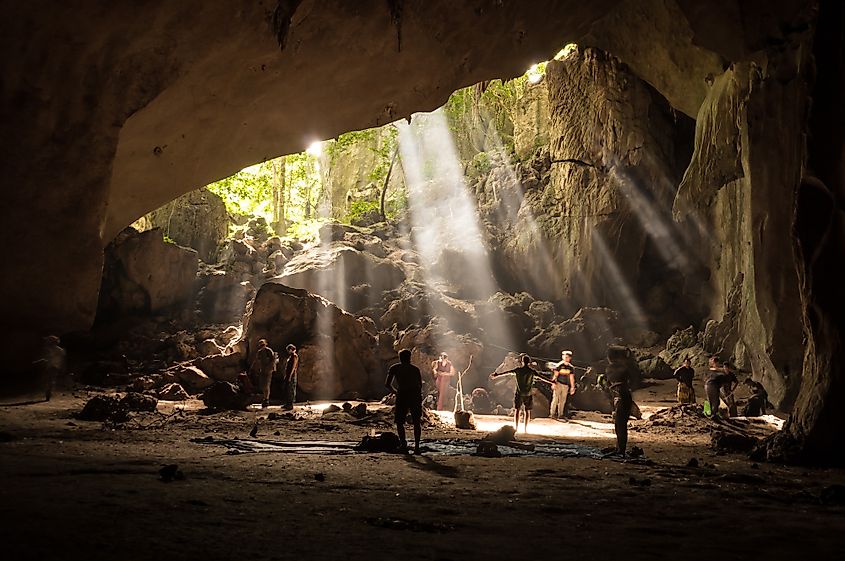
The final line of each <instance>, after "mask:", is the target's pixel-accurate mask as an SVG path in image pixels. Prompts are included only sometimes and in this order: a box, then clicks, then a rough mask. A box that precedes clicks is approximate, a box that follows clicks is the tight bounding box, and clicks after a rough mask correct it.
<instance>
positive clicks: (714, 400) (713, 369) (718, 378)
mask: <svg viewBox="0 0 845 561" xmlns="http://www.w3.org/2000/svg"><path fill="white" fill-rule="evenodd" d="M708 362H709V368H708V369H707V373H706V374H705V375H704V391H705V392H706V393H707V402H708V404H709V405H710V418H711V419H713V420H714V421H715V420H718V419H719V405H720V403H721V398H720V396H719V390H720V389H721V387H722V385H723V384H724V383H725V369H724V367H723V366H722V361H721V359H720V358H719V357H718V356H717V355H712V356H711V357H710V359H709V361H708Z"/></svg>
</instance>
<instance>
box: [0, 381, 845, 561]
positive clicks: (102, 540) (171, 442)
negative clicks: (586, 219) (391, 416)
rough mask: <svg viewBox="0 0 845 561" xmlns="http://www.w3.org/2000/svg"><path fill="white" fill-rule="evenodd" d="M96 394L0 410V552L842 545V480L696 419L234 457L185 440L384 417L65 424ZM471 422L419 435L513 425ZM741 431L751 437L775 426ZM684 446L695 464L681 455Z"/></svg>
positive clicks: (351, 435) (456, 551)
mask: <svg viewBox="0 0 845 561" xmlns="http://www.w3.org/2000/svg"><path fill="white" fill-rule="evenodd" d="M673 390H674V384H673V383H671V382H661V383H658V384H655V385H652V386H650V387H647V388H646V389H644V390H640V391H639V392H637V393H636V394H635V399H637V401H638V403H639V404H640V406H641V408H642V410H643V412H644V414H645V415H646V416H648V415H649V414H650V413H651V412H653V411H655V410H657V409H659V408H661V407H666V406H668V405H671V400H672V392H673ZM88 396H89V392H88V391H85V390H78V391H75V392H68V393H64V394H61V395H59V396H58V397H56V398H54V399H53V400H52V401H50V402H48V403H33V404H30V405H18V406H0V431H2V433H3V436H4V438H2V440H4V441H3V442H0V474H2V485H0V495H1V496H2V499H1V500H0V511H2V512H1V514H2V524H0V539H2V543H3V544H4V545H3V548H2V550H3V558H4V559H15V560H17V559H89V560H91V559H110V560H119V559H126V560H132V559H159V558H161V559H165V558H166V559H294V558H308V559H348V558H366V559H400V558H401V559H432V560H435V559H505V558H520V557H525V556H530V557H534V556H543V558H550V559H551V558H556V557H561V556H564V555H565V556H574V557H573V558H575V559H580V558H587V557H590V558H592V557H595V558H597V559H621V558H625V559H662V558H677V557H679V556H680V557H683V558H691V559H699V558H713V557H718V558H719V559H751V558H765V559H787V558H789V559H795V558H796V556H797V558H801V559H837V558H841V557H840V556H841V555H842V552H843V551H845V538H843V535H845V505H843V502H842V500H841V496H840V499H839V500H837V501H833V502H832V503H831V501H823V500H821V498H820V497H826V496H829V491H830V489H831V488H832V486H835V485H843V484H845V472H844V471H842V470H832V469H810V468H801V467H784V466H776V465H768V464H760V465H759V466H758V465H756V464H753V463H752V462H751V461H749V460H748V459H747V458H746V456H745V455H741V454H721V455H720V454H717V453H716V452H715V451H713V450H712V449H710V447H709V440H710V439H709V435H708V434H707V432H706V431H702V430H700V428H696V427H695V426H690V427H686V426H681V425H680V424H679V426H660V427H648V426H647V425H646V423H645V422H643V421H632V422H631V423H630V424H631V427H632V430H631V433H630V445H636V446H640V447H642V448H643V449H644V450H645V460H640V461H629V462H621V461H614V460H609V459H603V460H597V459H589V458H556V457H539V456H536V455H531V454H528V455H523V456H520V457H503V458H481V457H474V456H468V455H463V456H450V455H440V454H433V453H429V454H424V455H422V456H403V455H393V454H347V455H309V454H289V453H254V454H231V453H227V450H226V448H224V447H222V446H214V445H207V444H199V443H196V442H191V439H199V438H208V437H209V436H211V437H212V438H213V439H227V438H241V439H250V437H249V435H248V433H249V432H250V430H251V429H252V428H253V426H254V423H255V421H256V419H257V420H258V421H259V431H258V435H257V438H258V439H260V440H266V441H295V440H328V441H358V440H360V438H361V437H362V436H363V435H364V434H366V433H367V432H369V430H370V429H372V428H375V429H377V430H381V427H379V426H375V425H362V424H352V423H351V422H347V421H344V420H343V419H341V418H340V417H342V415H341V416H336V417H335V418H331V419H326V418H322V417H320V407H318V406H314V407H307V406H298V407H297V410H296V412H295V417H297V418H296V419H291V418H285V417H281V418H277V419H274V420H269V419H267V416H268V414H269V413H271V412H275V413H278V412H279V410H278V408H275V407H271V408H269V409H267V410H264V411H260V410H259V411H248V412H223V413H216V414H211V415H209V414H201V413H200V412H199V407H200V405H199V403H198V402H196V401H194V402H189V403H187V404H175V403H173V402H162V403H160V405H159V411H158V412H157V413H155V414H147V415H145V416H139V418H137V419H135V420H134V421H133V422H130V423H129V424H128V425H127V426H126V427H124V428H114V429H112V428H107V427H105V426H104V425H103V424H102V423H94V422H84V421H79V420H76V419H74V417H73V414H74V413H75V412H77V411H79V410H80V409H81V407H82V404H83V403H84V401H85V399H86V398H87V397H88ZM181 408H185V409H186V410H185V411H184V412H182V413H179V412H178V411H177V410H178V409H181ZM174 413H175V414H174ZM350 419H351V418H350ZM770 420H773V421H774V420H775V419H770ZM479 421H480V429H482V430H478V431H474V432H473V431H461V430H457V429H455V428H454V427H450V426H448V425H446V424H442V425H438V427H437V428H436V429H429V430H426V431H424V434H423V439H424V441H425V440H426V439H429V440H430V439H445V438H460V439H478V438H481V437H482V436H483V435H484V434H485V431H486V430H493V429H495V428H497V427H499V426H501V425H503V424H506V423H508V422H509V420H508V419H507V418H505V417H492V416H483V417H480V418H479ZM706 422H708V423H709V421H706ZM143 427H146V428H143ZM384 428H387V427H386V426H384ZM751 428H752V429H753V430H754V431H757V433H758V434H761V435H762V434H765V433H767V432H770V431H771V430H773V425H772V424H771V423H765V422H762V423H755V424H754V425H753V426H752V427H751ZM409 429H410V427H409ZM409 432H410V431H409ZM529 433H531V434H528V435H522V434H520V439H522V440H524V441H527V442H538V443H539V442H544V441H549V440H554V441H558V442H572V443H579V444H583V445H585V446H590V447H597V448H602V447H605V446H609V445H611V444H612V443H613V429H612V425H611V424H610V418H609V417H608V416H604V415H600V414H597V413H585V412H578V413H577V414H576V416H575V418H574V419H573V421H572V422H570V423H561V422H558V421H553V420H550V419H537V420H534V421H532V423H531V425H530V426H529ZM502 450H503V451H504V452H507V450H506V449H504V448H503V449H502ZM693 457H695V458H698V460H699V463H700V467H697V468H692V467H686V466H687V462H688V461H689V460H690V458H693ZM163 464H178V466H179V469H180V470H181V471H182V472H183V473H184V475H185V479H184V480H181V481H173V482H170V483H164V482H162V481H161V480H160V479H159V475H158V472H159V469H160V467H161V466H162V465H163ZM826 490H827V491H826ZM826 493H828V494H827V495H826Z"/></svg>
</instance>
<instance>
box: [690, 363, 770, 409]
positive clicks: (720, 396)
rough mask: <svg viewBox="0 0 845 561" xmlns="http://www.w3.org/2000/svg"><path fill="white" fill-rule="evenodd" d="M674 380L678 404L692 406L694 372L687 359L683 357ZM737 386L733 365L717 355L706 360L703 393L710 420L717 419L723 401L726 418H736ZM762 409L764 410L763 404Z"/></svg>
mask: <svg viewBox="0 0 845 561" xmlns="http://www.w3.org/2000/svg"><path fill="white" fill-rule="evenodd" d="M674 378H675V379H676V380H677V381H678V394H677V395H678V403H682V404H694V403H695V402H696V398H695V390H694V389H693V385H692V383H693V379H694V378H695V370H693V368H692V366H691V360H690V358H689V357H684V359H683V362H682V364H681V366H680V367H678V368H677V369H676V370H675V372H674ZM752 383H753V382H752ZM738 385H739V379H738V378H737V375H736V369H735V368H734V366H733V364H731V363H730V362H724V361H722V359H721V358H719V356H718V355H712V356H711V357H710V358H709V359H708V368H707V372H705V374H704V391H705V393H706V397H707V401H706V404H705V414H706V415H708V416H709V417H710V418H711V419H719V418H720V412H719V411H720V406H721V402H722V401H724V402H725V405H726V406H727V416H728V417H736V416H737V405H736V399H735V398H734V390H735V389H736V387H737V386H738ZM763 409H765V402H764V404H763Z"/></svg>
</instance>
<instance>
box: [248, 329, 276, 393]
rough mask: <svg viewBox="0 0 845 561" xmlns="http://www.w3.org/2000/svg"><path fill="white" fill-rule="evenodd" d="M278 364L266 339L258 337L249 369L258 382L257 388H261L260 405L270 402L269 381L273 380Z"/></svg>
mask: <svg viewBox="0 0 845 561" xmlns="http://www.w3.org/2000/svg"><path fill="white" fill-rule="evenodd" d="M278 365H279V357H278V355H276V353H275V352H273V349H271V348H270V347H268V346H267V339H259V340H258V350H257V351H256V352H255V358H254V359H252V365H250V368H249V370H250V374H251V375H252V377H253V379H254V380H255V381H256V382H257V383H258V389H259V390H261V407H267V406H268V405H269V404H270V383H271V382H272V381H273V374H274V373H275V372H276V367H277V366H278Z"/></svg>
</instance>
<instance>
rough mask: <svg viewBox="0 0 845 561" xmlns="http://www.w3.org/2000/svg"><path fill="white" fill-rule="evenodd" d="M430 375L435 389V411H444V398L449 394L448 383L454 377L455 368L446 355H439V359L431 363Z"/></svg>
mask: <svg viewBox="0 0 845 561" xmlns="http://www.w3.org/2000/svg"><path fill="white" fill-rule="evenodd" d="M431 374H432V376H434V385H435V386H436V387H437V410H438V411H445V410H446V397H447V396H448V394H449V381H450V380H451V379H452V376H454V375H455V367H454V366H452V361H451V360H449V356H448V355H447V354H446V353H440V358H438V359H437V360H433V361H431Z"/></svg>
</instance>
